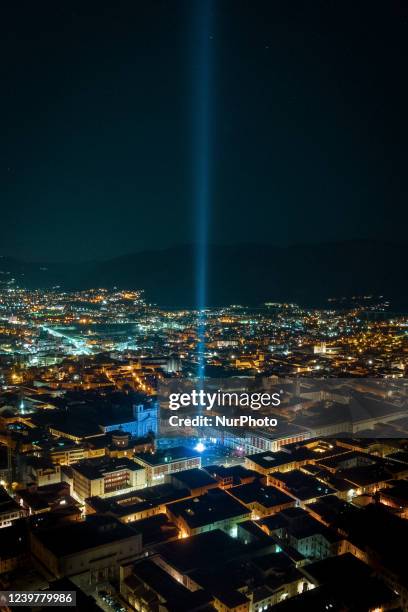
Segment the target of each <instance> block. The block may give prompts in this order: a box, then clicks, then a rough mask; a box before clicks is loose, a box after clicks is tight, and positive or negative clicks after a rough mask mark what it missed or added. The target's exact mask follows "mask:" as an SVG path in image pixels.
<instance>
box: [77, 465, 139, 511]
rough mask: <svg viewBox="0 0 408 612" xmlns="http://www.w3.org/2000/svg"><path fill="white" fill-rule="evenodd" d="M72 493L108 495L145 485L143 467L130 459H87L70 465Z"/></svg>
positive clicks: (84, 495) (83, 496)
mask: <svg viewBox="0 0 408 612" xmlns="http://www.w3.org/2000/svg"><path fill="white" fill-rule="evenodd" d="M71 467H72V473H73V486H72V489H73V491H72V492H73V494H74V495H75V496H76V497H77V498H78V499H80V500H81V501H84V500H85V499H86V498H87V497H94V496H99V497H109V496H111V495H115V494H117V493H119V492H121V493H126V492H127V491H131V490H134V489H140V488H142V487H144V486H145V485H146V473H145V469H144V468H143V467H142V466H141V465H139V464H138V463H135V462H134V461H132V460H130V459H126V458H125V457H124V458H122V459H102V460H101V459H88V460H86V461H80V462H79V463H77V464H75V465H73V466H71Z"/></svg>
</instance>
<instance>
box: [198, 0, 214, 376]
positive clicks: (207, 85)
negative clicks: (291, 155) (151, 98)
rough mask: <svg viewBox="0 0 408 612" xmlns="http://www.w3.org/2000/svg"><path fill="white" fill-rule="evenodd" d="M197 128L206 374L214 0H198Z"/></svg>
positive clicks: (201, 358) (201, 340) (201, 338)
mask: <svg viewBox="0 0 408 612" xmlns="http://www.w3.org/2000/svg"><path fill="white" fill-rule="evenodd" d="M194 6H195V11H196V19H197V27H196V31H197V36H196V42H195V45H196V49H197V55H196V57H197V60H196V62H195V89H196V96H195V98H196V100H195V103H196V129H195V137H196V142H195V172H194V174H195V180H194V186H195V187H194V188H195V193H194V200H195V212H196V303H197V311H198V317H197V364H198V366H197V376H198V379H199V381H200V383H202V381H203V380H204V376H205V308H206V306H207V298H208V227H209V217H210V204H211V189H210V179H211V177H210V174H211V172H210V155H211V137H210V132H211V103H210V100H211V95H210V90H211V74H212V33H211V23H212V0H196V2H195V4H194Z"/></svg>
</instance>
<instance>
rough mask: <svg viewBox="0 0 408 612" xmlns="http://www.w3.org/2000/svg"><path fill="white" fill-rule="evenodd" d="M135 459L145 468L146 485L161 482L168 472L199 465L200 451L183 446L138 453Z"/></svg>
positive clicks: (171, 472)
mask: <svg viewBox="0 0 408 612" xmlns="http://www.w3.org/2000/svg"><path fill="white" fill-rule="evenodd" d="M135 461H136V462H137V463H139V464H140V465H141V466H142V467H144V468H145V469H146V482H147V484H148V485H151V484H156V483H157V482H159V483H160V482H163V481H164V479H165V477H166V476H168V475H169V474H174V473H175V472H182V471H183V470H190V469H192V468H200V467H201V455H200V453H199V452H198V451H195V450H192V449H190V448H187V447H185V446H176V447H174V448H169V449H167V450H162V451H157V452H156V453H140V454H139V455H136V456H135Z"/></svg>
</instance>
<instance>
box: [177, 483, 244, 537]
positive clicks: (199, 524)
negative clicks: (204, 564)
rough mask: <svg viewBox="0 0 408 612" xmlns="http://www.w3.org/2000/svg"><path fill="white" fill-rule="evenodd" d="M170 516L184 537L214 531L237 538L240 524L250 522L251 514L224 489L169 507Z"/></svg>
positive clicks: (211, 491) (213, 490) (214, 490)
mask: <svg viewBox="0 0 408 612" xmlns="http://www.w3.org/2000/svg"><path fill="white" fill-rule="evenodd" d="M167 515H168V517H169V518H170V520H172V521H174V523H175V524H176V525H177V527H178V528H179V529H180V531H181V533H182V536H184V537H186V536H192V535H197V534H199V533H204V532H205V531H212V530H213V529H222V530H223V531H225V532H226V533H228V534H229V535H231V536H236V534H237V525H238V523H240V522H242V521H246V520H247V519H249V518H250V517H251V511H250V510H249V509H248V508H246V507H245V506H244V505H243V504H241V503H240V502H239V501H238V500H236V499H234V498H233V497H231V495H229V494H228V493H226V492H225V491H223V490H222V489H212V490H210V491H208V492H207V493H206V494H205V495H201V497H194V498H191V499H185V500H181V501H177V502H174V503H173V504H168V506H167Z"/></svg>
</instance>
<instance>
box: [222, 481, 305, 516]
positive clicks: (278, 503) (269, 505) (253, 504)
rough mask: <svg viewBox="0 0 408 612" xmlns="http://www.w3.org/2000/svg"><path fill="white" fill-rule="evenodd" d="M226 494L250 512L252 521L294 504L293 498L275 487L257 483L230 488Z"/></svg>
mask: <svg viewBox="0 0 408 612" xmlns="http://www.w3.org/2000/svg"><path fill="white" fill-rule="evenodd" d="M228 493H229V494H230V495H231V496H232V497H234V498H235V499H237V500H238V501H239V502H241V503H242V504H244V506H246V507H247V508H248V509H249V510H251V512H252V518H253V519H254V520H256V519H259V518H262V517H264V516H269V515H270V514H276V513H277V512H280V511H281V510H284V509H285V508H292V507H293V506H294V505H295V503H296V502H295V500H294V499H293V497H290V496H289V495H286V493H283V491H280V490H279V489H277V488H276V487H267V486H265V485H262V484H261V483H259V482H254V483H252V484H246V485H240V486H238V487H232V488H231V489H228Z"/></svg>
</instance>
